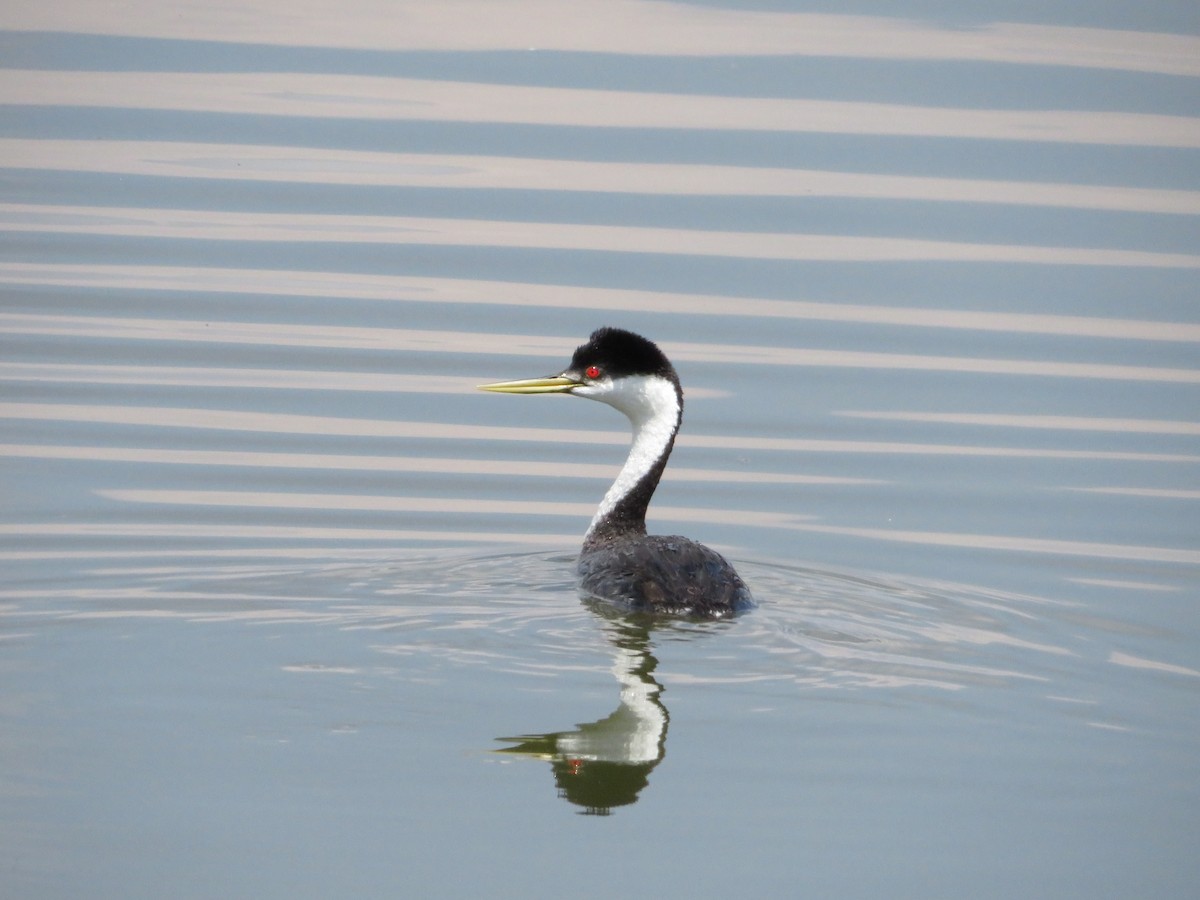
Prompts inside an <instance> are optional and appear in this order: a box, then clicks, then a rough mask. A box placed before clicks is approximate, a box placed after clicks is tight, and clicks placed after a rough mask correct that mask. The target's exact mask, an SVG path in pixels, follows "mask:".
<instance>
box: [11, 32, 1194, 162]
mask: <svg viewBox="0 0 1200 900" xmlns="http://www.w3.org/2000/svg"><path fill="white" fill-rule="evenodd" d="M1196 46H1197V50H1198V52H1200V41H1197V42H1196ZM5 94H6V97H7V99H8V102H10V103H24V104H28V105H31V106H55V105H62V106H72V107H76V106H92V107H109V108H111V107H120V108H123V109H124V108H131V107H132V108H135V109H136V108H140V109H159V110H171V111H172V112H177V111H180V110H186V111H190V112H215V113H239V114H251V115H274V116H282V115H287V116H296V117H306V118H312V117H329V118H354V119H383V120H387V121H396V120H403V119H419V120H421V121H440V122H490V123H496V124H509V125H518V124H519V125H548V126H559V127H561V126H574V127H584V128H654V129H662V128H678V129H703V130H710V131H711V130H720V131H724V130H737V131H772V132H792V133H804V132H812V133H825V134H857V135H902V136H911V137H938V138H969V139H975V140H999V141H1037V142H1039V143H1067V144H1108V145H1118V146H1153V147H1200V119H1198V118H1192V117H1185V116H1169V115H1157V114H1152V113H1138V112H1117V111H1111V110H1106V111H1099V112H1092V111H1082V110H1019V109H1017V110H1013V109H967V108H957V109H956V108H948V107H934V106H912V105H901V104H894V103H868V102H861V101H845V100H813V99H807V98H775V97H724V96H715V95H691V94H666V93H649V92H640V91H639V92H632V91H605V90H594V89H579V88H557V87H529V86H524V85H508V84H490V83H483V82H455V81H432V80H421V79H415V78H380V77H369V76H359V75H332V74H327V73H321V74H318V75H309V74H304V73H296V72H267V73H257V72H255V73H215V74H214V73H194V72H185V73H179V72H155V73H154V75H153V77H147V75H146V73H145V72H86V73H78V72H53V71H39V70H28V69H20V70H11V71H10V72H9V73H6V80H5Z"/></svg>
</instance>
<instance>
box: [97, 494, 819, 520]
mask: <svg viewBox="0 0 1200 900" xmlns="http://www.w3.org/2000/svg"><path fill="white" fill-rule="evenodd" d="M96 493H97V494H98V495H99V496H101V497H107V498H108V499H110V500H118V501H121V502H125V503H156V504H183V505H188V506H224V507H234V508H238V509H326V510H339V511H346V510H354V511H357V512H420V513H445V514H467V515H488V514H495V515H505V516H513V515H516V516H525V515H527V516H566V517H571V518H579V519H582V520H585V521H586V520H588V519H590V518H591V516H592V513H593V512H594V510H595V507H594V505H592V504H589V503H571V502H567V501H561V500H483V499H479V498H476V497H470V498H465V499H462V498H455V497H406V496H402V495H388V496H378V495H375V494H305V493H300V492H292V491H288V492H283V491H276V492H272V491H206V490H186V489H182V488H180V489H177V490H156V489H139V488H129V489H124V488H116V489H102V490H98V491H96ZM654 517H655V518H657V519H666V520H668V521H672V522H715V521H720V522H722V523H725V524H733V525H755V526H760V527H765V528H786V527H791V526H793V525H795V524H796V523H798V522H800V521H801V520H803V519H806V518H808V517H807V516H801V515H793V514H790V513H769V512H758V511H755V510H738V509H720V510H716V509H702V508H697V507H687V506H657V505H656V506H655V507H654Z"/></svg>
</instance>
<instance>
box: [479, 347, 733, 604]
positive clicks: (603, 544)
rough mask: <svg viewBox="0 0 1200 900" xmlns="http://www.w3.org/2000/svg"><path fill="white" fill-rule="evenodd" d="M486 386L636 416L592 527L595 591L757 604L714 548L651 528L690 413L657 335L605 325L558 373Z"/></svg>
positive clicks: (590, 572)
mask: <svg viewBox="0 0 1200 900" xmlns="http://www.w3.org/2000/svg"><path fill="white" fill-rule="evenodd" d="M482 388H483V389H484V390H489V391H498V392H501V393H514V394H547V393H569V394H572V395H574V396H577V397H585V398H587V399H591V400H599V401H601V402H603V403H607V404H609V405H610V406H613V407H615V408H616V409H619V410H620V411H621V412H623V413H624V414H625V415H626V416H627V417H628V418H629V421H630V423H631V424H632V425H633V444H632V446H631V447H630V450H629V457H628V458H627V459H626V460H625V465H624V466H623V467H622V468H621V471H620V473H619V474H618V475H617V478H616V480H615V481H614V482H613V485H612V487H611V488H609V490H608V492H607V493H606V494H605V495H604V499H603V500H602V501H601V503H600V508H599V509H598V510H597V511H596V515H595V518H593V519H592V523H591V525H590V527H589V528H588V530H587V533H586V534H585V535H584V539H583V548H582V550H581V551H580V554H579V563H578V573H579V577H580V587H581V589H582V590H583V591H584V592H585V593H586V594H587V595H589V596H592V597H596V598H598V599H601V600H607V601H610V602H613V603H617V604H620V605H623V606H627V607H628V608H630V609H633V610H637V611H644V612H653V613H669V614H678V615H690V616H701V617H705V618H718V617H722V616H728V615H732V614H733V613H736V612H739V611H741V610H743V609H746V608H748V607H750V606H752V605H753V599H752V598H751V596H750V591H749V589H748V588H747V587H746V585H745V584H744V583H743V582H742V579H741V578H740V577H739V576H738V574H737V572H736V571H734V568H733V566H731V565H730V564H729V563H728V562H726V560H725V559H724V557H722V556H721V555H720V554H719V553H717V552H716V551H715V550H712V549H710V548H708V547H706V546H704V545H703V544H700V543H697V542H696V541H693V540H690V539H689V538H685V537H678V536H662V535H647V534H646V508H647V507H648V506H649V504H650V498H651V497H652V496H653V495H654V490H655V488H657V487H658V482H659V479H660V478H661V477H662V473H663V470H664V469H665V468H666V465H667V459H668V458H669V457H670V455H671V449H672V447H673V446H674V444H675V435H676V433H677V432H678V431H679V424H680V422H681V420H682V417H683V389H682V388H681V387H680V384H679V377H678V376H677V375H676V374H675V369H674V367H672V365H671V363H670V362H669V361H668V360H667V358H666V356H664V355H663V353H662V351H661V350H659V349H658V347H657V346H655V345H654V344H653V343H652V342H651V341H648V340H647V339H646V338H643V337H641V336H640V335H636V334H633V333H632V332H629V331H623V330H621V329H617V328H601V329H600V330H598V331H596V332H594V333H593V334H592V336H591V337H590V338H589V340H588V342H587V343H586V344H583V345H582V346H580V347H579V348H578V349H577V350H576V351H575V355H574V356H573V357H572V359H571V364H570V366H568V367H567V369H566V370H564V371H563V372H562V373H560V374H559V375H555V376H551V377H548V378H533V379H529V380H526V381H507V382H500V383H498V384H488V385H482Z"/></svg>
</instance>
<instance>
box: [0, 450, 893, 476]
mask: <svg viewBox="0 0 1200 900" xmlns="http://www.w3.org/2000/svg"><path fill="white" fill-rule="evenodd" d="M0 457H22V458H26V459H68V460H78V461H81V462H82V461H86V462H127V463H150V464H160V465H188V466H246V467H251V468H271V469H333V470H345V469H350V470H353V471H362V472H418V473H422V474H449V475H517V476H531V477H539V478H594V479H604V480H608V481H611V480H612V477H613V475H614V474H615V472H616V469H617V466H616V464H615V463H614V464H613V465H600V464H592V463H571V462H534V461H530V462H526V461H520V460H500V459H450V458H444V457H415V456H403V455H399V454H397V455H395V456H366V455H363V456H360V455H355V454H331V453H271V452H266V451H259V450H185V449H165V448H144V447H82V446H76V445H71V446H64V445H59V444H0ZM664 480H665V481H701V482H709V483H721V484H723V483H739V484H882V483H884V482H883V481H882V480H881V479H877V478H843V477H835V476H826V475H798V474H795V473H790V472H747V471H745V470H742V469H734V470H725V469H696V468H688V467H687V466H672V467H671V468H669V469H668V470H667V472H666V475H665V477H664Z"/></svg>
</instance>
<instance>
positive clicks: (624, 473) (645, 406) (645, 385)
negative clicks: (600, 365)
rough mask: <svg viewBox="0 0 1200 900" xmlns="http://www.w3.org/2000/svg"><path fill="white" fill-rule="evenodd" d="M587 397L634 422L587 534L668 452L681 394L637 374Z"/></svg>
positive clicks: (667, 384)
mask: <svg viewBox="0 0 1200 900" xmlns="http://www.w3.org/2000/svg"><path fill="white" fill-rule="evenodd" d="M584 396H588V398H589V399H592V400H600V401H602V402H604V403H607V404H609V405H610V406H614V407H616V408H617V409H619V410H620V411H621V412H623V413H625V415H626V416H628V417H629V421H630V423H631V424H632V425H633V445H632V446H631V447H630V448H629V457H628V458H627V459H626V460H625V465H624V466H622V467H621V471H620V473H619V474H618V475H617V480H616V481H614V482H613V484H612V487H610V488H609V489H608V493H606V494H605V495H604V499H603V500H601V501H600V508H599V509H598V510H596V515H595V517H594V518H593V519H592V524H591V525H589V526H588V534H589V535H590V534H591V533H592V530H593V529H594V528H595V527H596V526H597V525H598V524H599V523H600V521H601V520H602V519H603V518H604V517H605V516H607V515H608V514H609V513H610V512H611V511H612V509H613V507H614V506H616V505H617V503H618V502H619V501H620V499H621V498H622V497H624V496H625V495H626V494H628V493H629V492H630V491H631V490H633V488H634V486H635V485H636V484H637V483H638V482H639V481H641V480H642V479H643V478H644V477H645V476H646V473H647V472H649V471H650V470H651V469H652V468H654V464H655V463H656V462H658V460H659V458H660V457H661V456H662V455H663V453H665V452H666V450H667V446H668V445H669V444H670V443H671V438H672V437H673V436H674V435H675V430H676V428H677V427H678V425H679V397H678V396H677V395H676V393H675V386H674V385H673V384H671V382H669V381H667V380H666V379H665V378H658V377H655V376H645V375H635V376H629V377H626V378H622V379H619V380H618V381H617V382H616V383H615V384H614V385H613V387H612V389H611V390H609V391H606V392H604V393H602V394H601V393H597V394H592V395H584Z"/></svg>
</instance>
